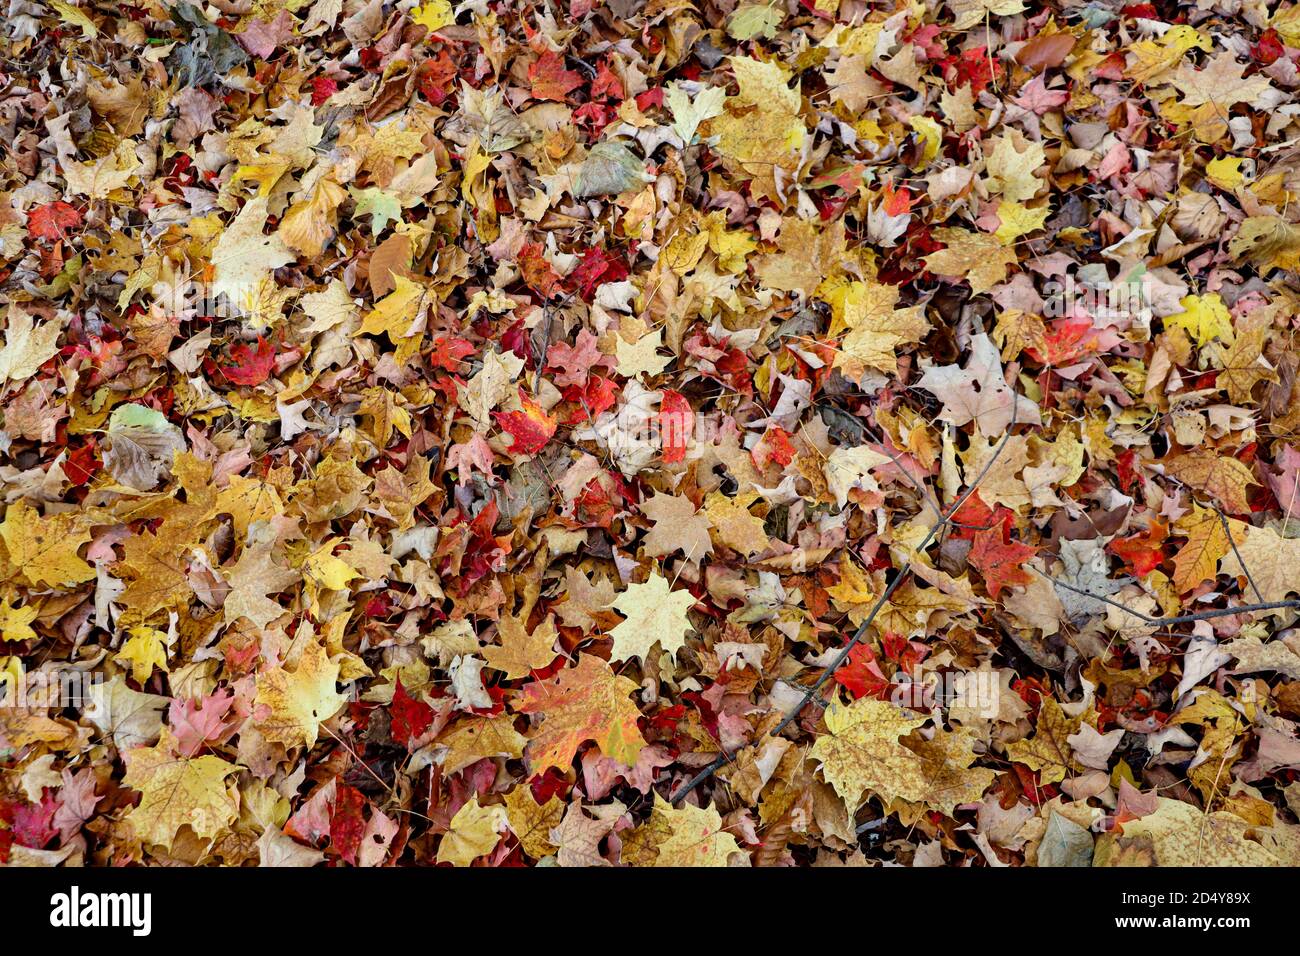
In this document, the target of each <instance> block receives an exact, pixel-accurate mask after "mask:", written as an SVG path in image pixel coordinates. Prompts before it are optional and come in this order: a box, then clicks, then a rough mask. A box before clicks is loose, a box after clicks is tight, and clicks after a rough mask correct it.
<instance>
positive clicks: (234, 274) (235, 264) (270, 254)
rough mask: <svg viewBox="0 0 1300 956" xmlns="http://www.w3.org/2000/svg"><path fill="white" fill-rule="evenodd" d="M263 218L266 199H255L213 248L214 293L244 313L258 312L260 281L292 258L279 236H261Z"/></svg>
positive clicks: (292, 255)
mask: <svg viewBox="0 0 1300 956" xmlns="http://www.w3.org/2000/svg"><path fill="white" fill-rule="evenodd" d="M266 219H267V200H266V197H265V196H255V197H254V198H252V199H250V200H249V201H248V202H247V203H245V204H244V208H243V209H241V210H240V211H239V215H238V216H236V217H235V221H234V222H232V223H231V224H230V225H229V226H228V227H227V229H226V231H225V232H223V233H222V234H221V238H220V239H218V240H217V244H216V246H214V247H213V249H212V268H213V272H214V277H213V280H212V291H213V294H214V295H225V296H226V297H227V298H228V299H230V301H231V302H232V303H233V304H234V305H235V306H236V307H237V308H239V309H240V310H241V311H243V312H248V313H257V312H259V309H258V303H259V301H260V300H261V298H262V297H263V292H262V288H261V287H262V284H263V282H265V281H266V280H267V279H269V278H270V276H271V272H272V270H274V269H278V268H279V267H280V266H283V265H287V264H288V263H290V262H293V261H294V258H295V256H294V254H293V250H291V249H290V248H289V247H288V246H287V245H285V242H284V240H283V239H282V238H280V236H279V235H271V236H267V235H265V234H263V232H262V229H263V227H264V226H265V225H266Z"/></svg>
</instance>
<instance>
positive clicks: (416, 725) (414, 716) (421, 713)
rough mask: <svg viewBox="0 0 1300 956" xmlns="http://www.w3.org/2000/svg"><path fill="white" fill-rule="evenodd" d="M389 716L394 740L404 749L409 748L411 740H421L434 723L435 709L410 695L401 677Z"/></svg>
mask: <svg viewBox="0 0 1300 956" xmlns="http://www.w3.org/2000/svg"><path fill="white" fill-rule="evenodd" d="M389 714H390V715H391V717H392V725H391V726H392V730H391V732H392V735H393V739H394V740H396V741H397V742H398V743H399V744H401V745H402V746H403V747H409V746H410V743H411V739H412V738H419V736H420V735H421V734H423V733H424V732H425V731H426V730H428V729H429V725H430V724H432V723H433V708H432V707H430V706H429V705H428V704H426V703H425V702H424V701H422V700H417V699H416V698H414V697H412V696H411V695H410V694H408V693H407V692H406V688H405V687H403V686H402V679H401V678H400V677H399V678H398V679H397V687H396V689H394V691H393V705H392V707H391V708H390V709H389Z"/></svg>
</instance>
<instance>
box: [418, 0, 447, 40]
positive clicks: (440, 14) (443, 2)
mask: <svg viewBox="0 0 1300 956" xmlns="http://www.w3.org/2000/svg"><path fill="white" fill-rule="evenodd" d="M411 20H412V22H414V23H418V24H420V26H422V27H426V28H427V29H428V30H429V32H430V33H433V32H434V31H435V30H441V29H442V28H443V27H445V26H447V25H449V24H452V23H455V22H456V15H455V14H454V13H452V10H451V4H450V3H449V2H448V0H428V2H427V3H422V4H420V6H418V7H416V8H415V9H414V10H412V11H411Z"/></svg>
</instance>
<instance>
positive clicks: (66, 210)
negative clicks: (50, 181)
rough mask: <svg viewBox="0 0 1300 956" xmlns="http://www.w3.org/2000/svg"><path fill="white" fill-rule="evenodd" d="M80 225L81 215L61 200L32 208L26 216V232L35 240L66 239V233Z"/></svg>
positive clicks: (73, 207)
mask: <svg viewBox="0 0 1300 956" xmlns="http://www.w3.org/2000/svg"><path fill="white" fill-rule="evenodd" d="M80 225H81V213H80V212H78V211H77V208H76V207H75V206H71V205H69V204H68V203H66V202H63V201H62V200H59V201H57V202H47V203H45V204H43V205H40V206H34V207H32V210H31V212H29V213H28V214H27V232H28V234H30V235H32V236H34V237H36V238H37V239H48V240H50V241H54V240H55V239H65V238H67V231H68V230H69V229H75V228H76V227H77V226H80Z"/></svg>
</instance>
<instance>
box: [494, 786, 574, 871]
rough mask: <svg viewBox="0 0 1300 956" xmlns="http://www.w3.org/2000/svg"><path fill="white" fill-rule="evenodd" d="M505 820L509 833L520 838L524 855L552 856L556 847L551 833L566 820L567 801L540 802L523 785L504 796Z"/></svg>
mask: <svg viewBox="0 0 1300 956" xmlns="http://www.w3.org/2000/svg"><path fill="white" fill-rule="evenodd" d="M505 801H506V818H507V822H508V823H509V825H510V832H511V833H513V834H514V835H515V836H516V837H517V838H518V839H519V845H520V846H521V847H523V849H524V852H525V853H527V854H528V855H529V856H531V857H532V858H533V859H535V860H540V859H542V858H543V857H546V856H550V855H552V854H553V853H554V852H555V851H556V849H557V847H556V845H555V844H554V843H552V842H551V839H550V837H551V831H552V830H553V829H555V828H556V827H557V826H559V825H560V821H561V820H562V819H563V818H564V801H562V800H561V799H560V798H559V797H557V796H554V795H552V796H550V797H548V798H547V800H546V802H545V803H538V802H537V800H536V798H534V797H533V791H532V788H531V787H530V786H528V784H527V783H521V784H519V785H518V786H517V787H515V788H514V789H513V790H511V791H510V792H509V793H507V794H506V795H505Z"/></svg>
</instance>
